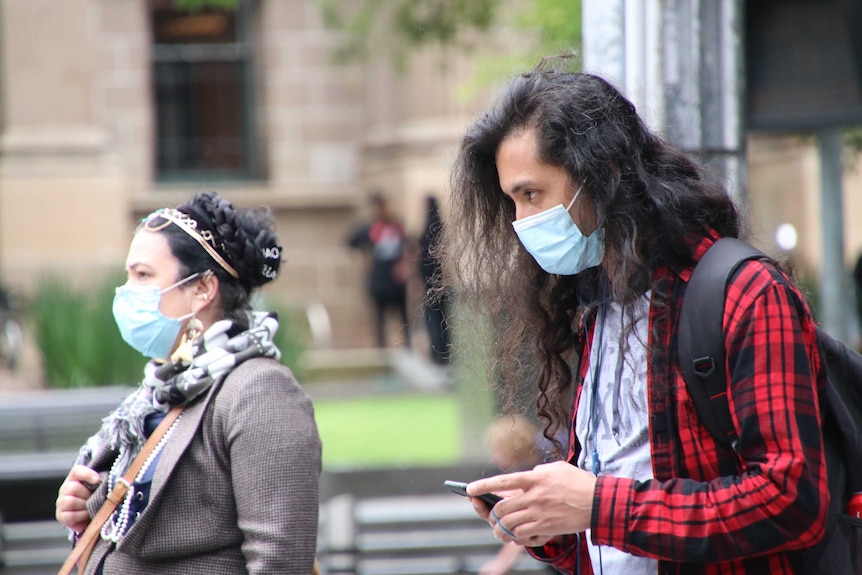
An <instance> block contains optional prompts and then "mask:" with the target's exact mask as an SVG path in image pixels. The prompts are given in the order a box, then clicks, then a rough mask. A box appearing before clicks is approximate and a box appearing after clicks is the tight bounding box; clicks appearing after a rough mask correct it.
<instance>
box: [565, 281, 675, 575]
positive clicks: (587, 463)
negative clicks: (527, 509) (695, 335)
mask: <svg viewBox="0 0 862 575" xmlns="http://www.w3.org/2000/svg"><path fill="white" fill-rule="evenodd" d="M649 297H650V293H649V292H647V293H646V294H645V295H644V296H643V297H642V298H640V299H639V300H637V301H635V302H634V303H633V304H632V306H631V309H632V310H633V315H631V316H630V315H629V314H628V313H623V309H622V306H620V305H619V304H606V305H605V306H604V309H602V310H599V315H598V318H597V320H596V321H597V323H596V328H595V332H594V335H593V345H592V349H591V350H590V365H589V369H588V370H587V374H586V380H585V383H584V389H583V391H582V392H581V397H580V401H579V402H578V413H577V417H576V419H575V433H576V434H577V437H578V441H579V442H580V444H581V453H580V456H579V457H578V467H580V468H582V469H585V470H587V471H590V472H592V473H595V474H596V475H599V476H602V475H611V476H614V477H629V478H632V479H638V480H645V479H652V477H653V473H652V463H651V461H650V445H649V421H648V418H649V413H648V409H647V388H646V384H647V348H646V345H647V334H648V329H649ZM632 321H634V329H633V330H630V331H629V330H628V329H627V330H626V331H627V333H628V335H627V337H626V339H625V341H621V339H622V338H621V334H622V333H623V325H625V326H626V328H628V326H629V325H630V324H631V323H632ZM621 343H622V345H621ZM621 347H622V352H621V349H620V348H621ZM596 371H598V377H596ZM587 541H588V542H589V550H590V559H591V561H592V564H593V571H594V572H595V573H625V574H626V575H641V574H643V575H647V574H649V575H655V573H656V572H657V570H658V565H657V561H656V560H655V559H649V558H646V557H635V556H634V555H631V554H629V553H625V552H623V551H619V550H618V549H615V548H613V547H607V546H597V545H594V544H593V543H592V541H591V538H590V537H587Z"/></svg>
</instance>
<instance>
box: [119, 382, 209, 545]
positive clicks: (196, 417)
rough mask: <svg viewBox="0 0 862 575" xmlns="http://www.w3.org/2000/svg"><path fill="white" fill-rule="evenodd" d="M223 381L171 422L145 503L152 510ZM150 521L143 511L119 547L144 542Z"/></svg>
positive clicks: (149, 515)
mask: <svg viewBox="0 0 862 575" xmlns="http://www.w3.org/2000/svg"><path fill="white" fill-rule="evenodd" d="M221 383H222V380H219V381H216V382H215V383H213V385H212V387H210V389H209V391H208V392H207V395H206V396H205V397H204V398H203V399H201V400H199V401H195V402H193V403H191V404H190V405H188V406H187V407H186V408H185V409H184V410H183V412H182V414H181V415H180V418H179V419H178V420H177V422H176V423H175V424H174V429H173V431H172V432H171V436H170V437H169V438H168V440H167V442H166V443H165V446H164V448H163V449H162V453H161V455H160V457H159V461H158V463H157V465H156V471H155V473H154V475H153V483H152V486H151V488H150V499H149V502H148V503H147V509H154V508H155V504H157V503H158V501H159V499H160V498H161V495H162V493H163V492H164V488H165V485H166V484H167V482H168V480H169V479H170V478H171V475H172V474H173V472H174V469H175V468H176V466H177V464H178V463H179V460H180V458H181V457H182V456H183V454H184V453H185V452H186V450H187V449H188V447H189V445H191V443H192V441H193V440H194V438H195V436H196V435H197V431H198V428H200V425H201V421H202V420H203V417H204V415H205V414H206V412H207V407H208V406H209V404H210V402H211V401H212V399H213V397H215V394H216V393H218V388H219V387H220V386H221ZM152 521H153V514H152V513H147V512H146V510H145V511H144V513H143V514H142V515H141V517H140V518H139V519H138V520H137V521H136V522H135V524H134V525H132V527H131V529H129V532H128V533H127V534H126V537H125V538H124V539H123V541H122V542H121V543H120V548H121V549H122V548H128V549H137V548H139V547H140V546H141V544H142V543H143V541H142V538H143V536H144V534H145V533H146V532H147V531H148V527H149V526H150V524H151V523H152Z"/></svg>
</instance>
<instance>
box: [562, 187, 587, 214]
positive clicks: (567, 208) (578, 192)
mask: <svg viewBox="0 0 862 575" xmlns="http://www.w3.org/2000/svg"><path fill="white" fill-rule="evenodd" d="M583 189H584V184H581V185H580V186H578V191H577V192H575V197H573V198H572V201H571V202H569V205H568V206H566V211H567V212H568V211H569V210H571V209H572V206H574V205H575V200H577V199H578V196H580V195H581V190H583Z"/></svg>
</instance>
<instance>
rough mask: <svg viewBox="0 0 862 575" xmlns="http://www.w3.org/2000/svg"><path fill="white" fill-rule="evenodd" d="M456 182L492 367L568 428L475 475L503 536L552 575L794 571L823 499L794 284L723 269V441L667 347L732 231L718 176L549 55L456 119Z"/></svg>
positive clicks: (460, 247)
mask: <svg viewBox="0 0 862 575" xmlns="http://www.w3.org/2000/svg"><path fill="white" fill-rule="evenodd" d="M451 190H452V191H451V202H452V203H451V209H450V210H449V212H450V220H449V223H448V225H447V228H446V233H447V234H448V241H447V244H448V245H447V253H448V257H447V258H446V264H447V265H448V266H449V267H450V271H453V272H454V278H455V279H457V284H456V285H457V286H458V292H459V303H461V304H472V307H473V309H474V310H475V311H476V313H477V314H481V316H483V317H487V319H488V321H489V322H490V325H491V327H492V329H493V334H492V341H493V342H494V347H493V353H494V357H495V361H494V362H492V363H491V367H492V373H493V374H494V376H495V377H496V378H502V379H503V382H504V384H505V388H506V390H507V391H508V397H509V398H510V403H511V399H512V398H523V397H524V396H525V394H526V393H527V392H528V391H534V392H535V395H536V396H537V402H536V407H537V412H538V416H539V418H540V419H541V420H542V421H543V422H544V424H545V428H544V434H545V436H546V437H547V438H548V439H549V440H552V441H554V440H555V436H556V434H557V433H558V431H559V430H560V429H564V430H567V431H568V436H569V437H570V441H569V445H570V447H569V449H568V453H567V454H566V455H567V457H566V459H567V461H560V462H555V463H548V464H543V465H538V466H536V467H535V468H534V469H532V470H529V471H524V472H519V473H510V474H504V475H499V476H495V477H489V478H485V479H480V480H478V481H474V482H473V483H471V484H470V485H469V486H468V493H470V494H472V495H478V494H481V493H486V492H494V493H499V494H501V495H504V496H505V497H506V498H505V499H504V500H503V501H501V502H499V503H497V504H496V505H495V506H494V508H493V511H490V510H489V509H488V508H487V507H486V506H485V505H484V503H482V502H481V500H480V499H479V498H476V497H474V498H472V501H473V505H474V508H475V510H476V512H477V513H478V514H479V516H481V517H482V518H485V519H487V520H488V521H489V523H490V524H491V525H492V526H493V529H494V534H495V535H496V536H497V537H498V538H499V539H500V540H502V541H504V542H515V543H516V544H517V545H522V546H525V547H527V548H528V550H529V552H530V553H531V554H532V555H533V556H535V557H537V558H539V559H541V560H542V561H545V562H547V563H550V564H551V565H553V566H554V567H555V568H556V569H558V570H559V571H562V572H564V573H580V574H587V573H591V572H593V573H625V574H627V575H641V574H643V575H647V574H649V575H655V574H656V573H663V574H665V573H666V574H682V573H686V574H710V575H720V574H731V573H732V574H734V575H741V574H751V575H757V574H760V573H785V574H790V573H794V572H796V573H801V572H803V571H804V570H800V569H796V568H795V563H796V561H797V560H799V559H800V558H802V557H803V555H804V554H805V553H807V552H808V551H809V548H811V547H813V546H815V545H817V543H818V541H820V540H821V539H823V537H824V531H825V525H826V512H827V509H828V506H829V491H828V486H827V482H826V469H825V462H824V455H823V447H822V441H821V433H820V418H819V411H818V410H817V408H816V406H817V402H818V389H819V388H820V386H821V385H822V384H823V382H824V372H823V369H822V367H821V360H820V354H819V352H818V349H817V344H816V340H815V326H814V323H813V321H812V319H811V317H810V314H809V312H808V309H807V306H806V304H805V301H804V299H803V297H802V296H801V294H800V293H799V291H798V290H797V289H796V288H795V287H794V286H793V285H792V283H791V282H790V280H789V279H787V278H786V276H784V275H783V273H782V272H781V270H780V269H778V268H777V267H776V265H774V264H773V263H772V262H766V261H760V260H752V261H748V262H746V263H744V264H743V265H741V266H740V267H739V268H738V271H737V272H736V274H735V275H734V277H733V278H732V279H731V280H730V281H729V283H728V285H727V292H726V293H727V295H728V298H727V301H726V303H725V306H724V318H723V324H722V327H723V335H724V343H725V347H726V360H727V381H726V385H727V388H726V389H727V393H726V398H727V403H728V407H729V410H730V413H731V418H732V420H733V423H734V425H735V432H736V439H737V442H736V443H734V444H733V448H731V447H729V446H726V445H724V443H723V442H720V441H718V440H717V439H716V438H714V437H713V436H712V435H711V434H710V432H709V430H708V429H707V428H706V427H705V426H704V425H703V423H702V422H701V421H700V419H699V418H698V415H697V412H696V411H695V410H694V408H693V406H692V399H691V397H690V396H689V395H688V391H687V388H686V384H685V382H684V381H683V378H682V371H681V366H680V365H679V359H678V354H677V353H676V345H677V340H678V331H679V330H678V325H677V321H678V317H679V309H680V305H681V302H682V299H683V295H684V294H685V290H686V286H687V282H688V279H689V277H690V275H691V273H692V269H693V267H694V266H695V264H696V263H697V261H698V260H699V259H700V258H701V257H702V256H703V254H704V253H705V252H706V251H707V250H708V249H709V248H710V246H711V245H712V244H713V243H714V242H715V241H716V240H718V239H719V238H721V237H726V236H730V237H736V236H738V235H739V233H740V229H741V219H740V216H739V214H738V213H737V210H736V207H735V206H734V203H733V201H732V199H731V197H730V196H729V195H728V194H727V192H726V191H725V190H723V189H722V188H721V187H720V186H719V185H717V184H716V183H714V182H713V181H711V179H710V178H709V176H708V174H707V172H706V171H705V170H704V169H703V168H701V167H700V166H699V165H698V164H696V163H695V162H694V161H693V160H691V159H690V158H688V157H687V156H686V155H685V154H683V153H682V152H680V151H679V150H676V149H674V148H673V147H672V146H670V145H669V144H667V143H666V142H664V141H663V140H661V139H660V138H659V137H658V136H657V135H655V134H653V133H652V132H651V131H650V130H649V129H648V128H647V127H646V125H645V124H644V122H643V121H642V120H641V118H640V117H639V116H638V115H637V113H636V111H635V108H634V106H633V105H632V104H631V103H630V102H629V101H628V100H626V98H625V97H624V96H623V95H622V94H621V93H620V92H618V91H617V90H616V89H615V88H614V87H613V86H611V85H610V84H609V83H608V82H606V81H604V80H602V79H601V78H598V77H596V76H593V75H590V74H583V73H573V72H568V71H566V70H565V69H555V68H554V66H553V65H550V66H548V65H545V66H544V67H543V66H540V67H539V68H537V69H535V70H533V71H531V72H529V73H527V74H523V75H521V76H517V77H516V78H514V79H513V80H512V81H511V82H510V83H509V85H508V86H507V87H506V89H505V90H504V91H503V92H502V94H501V96H500V98H499V100H498V101H497V102H496V104H495V105H494V107H492V108H491V109H490V110H489V111H488V113H487V114H485V115H484V116H483V117H482V118H481V119H480V120H479V121H478V122H477V123H476V124H475V125H474V126H473V127H472V128H471V129H470V130H469V131H468V132H467V134H466V135H465V136H464V138H463V140H462V143H461V149H460V152H459V155H458V157H457V160H456V164H455V168H454V172H453V180H452V186H451ZM473 323H474V324H476V325H482V326H485V325H486V324H485V323H484V322H481V321H475V322H473ZM525 386H534V387H533V390H529V389H525ZM728 443H729V442H728ZM819 551H820V550H819V549H816V548H815V549H813V552H814V554H815V555H816V554H817V553H818V552H819ZM848 556H849V553H848Z"/></svg>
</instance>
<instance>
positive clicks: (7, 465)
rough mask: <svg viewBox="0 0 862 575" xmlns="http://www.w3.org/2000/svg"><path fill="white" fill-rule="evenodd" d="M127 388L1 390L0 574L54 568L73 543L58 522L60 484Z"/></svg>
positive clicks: (53, 570)
mask: <svg viewBox="0 0 862 575" xmlns="http://www.w3.org/2000/svg"><path fill="white" fill-rule="evenodd" d="M130 391H131V388H128V387H101V388H85V389H70V390H44V391H32V392H13V393H4V394H0V519H2V521H0V529H2V532H0V535H2V539H0V562H2V564H3V567H0V574H2V575H19V574H20V575H24V574H27V575H37V574H40V573H56V572H57V569H58V568H59V566H60V565H61V564H62V562H63V559H64V558H65V556H66V555H67V554H68V552H69V545H70V544H69V541H68V539H67V536H66V532H65V530H64V529H63V528H62V527H61V526H60V525H59V524H58V523H57V522H56V521H55V520H54V502H55V500H56V498H57V489H58V488H59V486H60V484H61V483H62V481H63V479H64V478H65V477H66V474H67V473H68V472H69V469H70V468H71V467H72V465H73V464H74V462H75V459H76V457H77V455H78V449H79V448H80V447H81V445H82V444H83V443H84V442H85V441H86V440H87V438H88V437H90V436H91V435H93V433H95V432H96V431H97V430H98V429H99V426H100V425H101V421H102V418H103V417H105V416H106V415H108V414H109V413H110V412H111V411H112V410H113V409H114V408H116V407H117V405H119V403H120V402H121V401H122V400H123V398H125V397H126V395H128V394H129V392H130Z"/></svg>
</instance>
